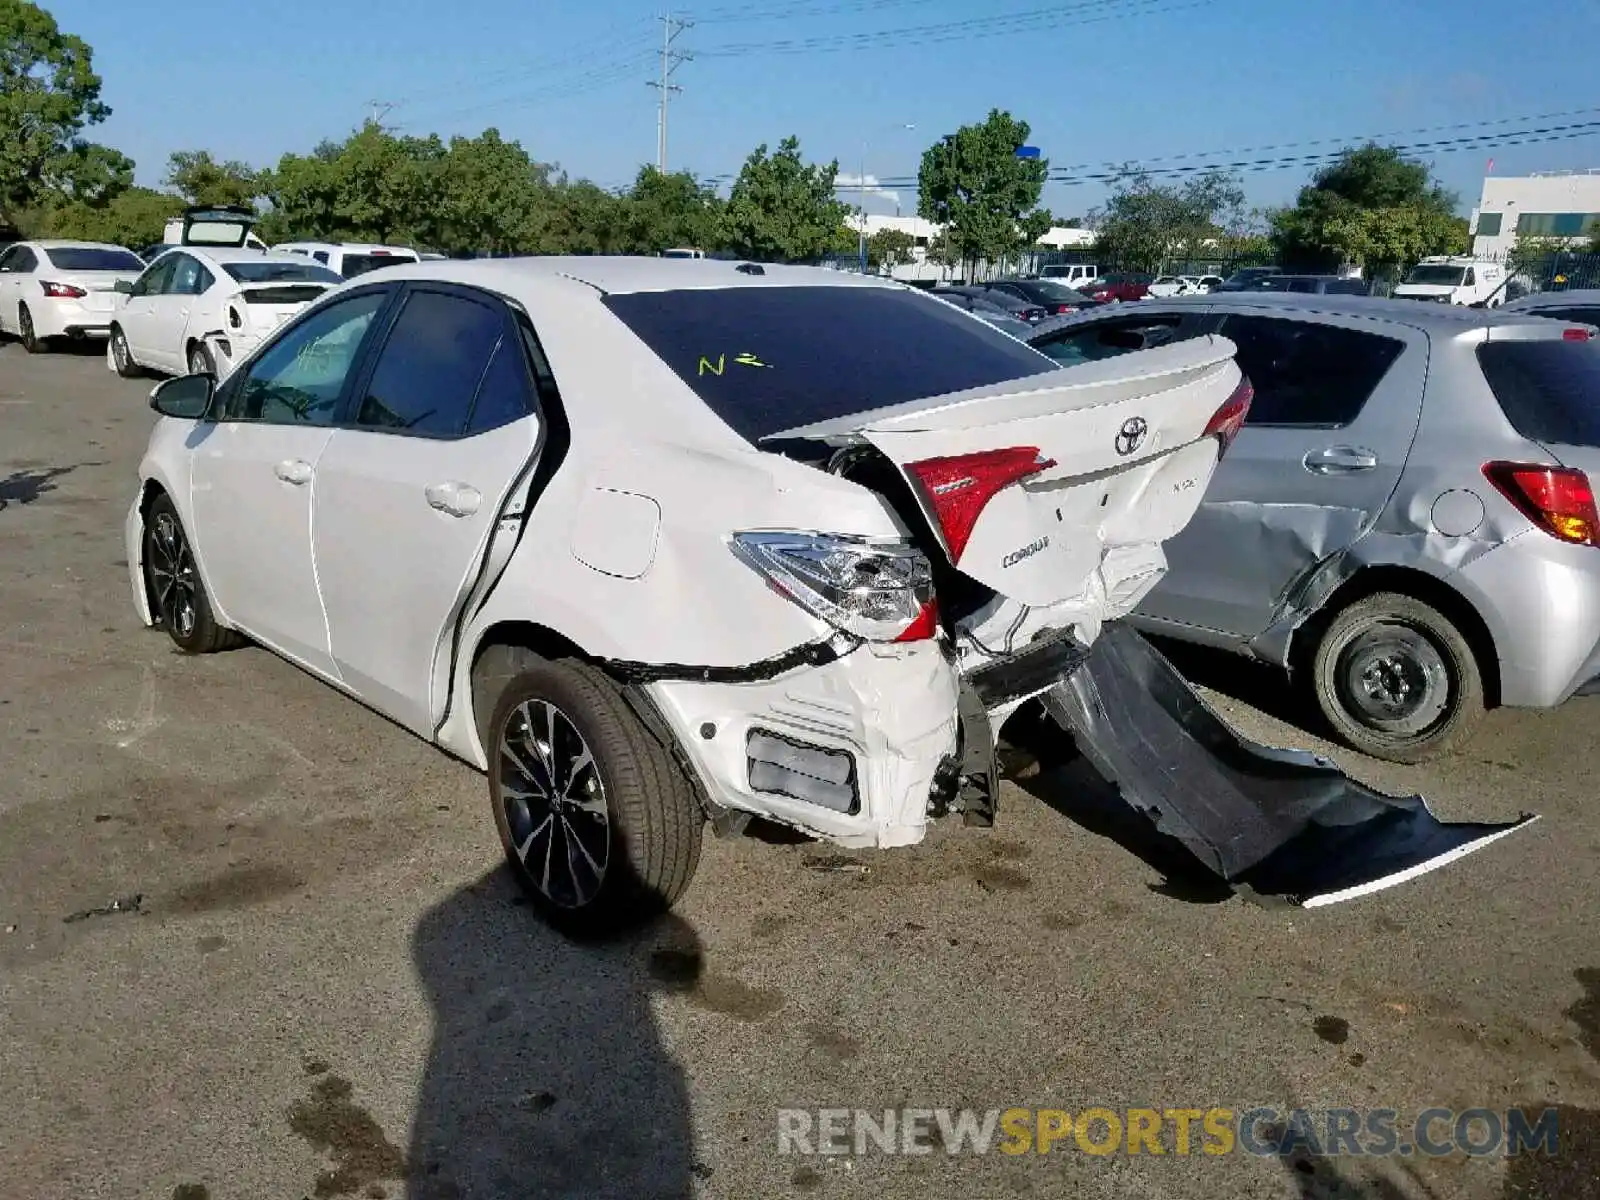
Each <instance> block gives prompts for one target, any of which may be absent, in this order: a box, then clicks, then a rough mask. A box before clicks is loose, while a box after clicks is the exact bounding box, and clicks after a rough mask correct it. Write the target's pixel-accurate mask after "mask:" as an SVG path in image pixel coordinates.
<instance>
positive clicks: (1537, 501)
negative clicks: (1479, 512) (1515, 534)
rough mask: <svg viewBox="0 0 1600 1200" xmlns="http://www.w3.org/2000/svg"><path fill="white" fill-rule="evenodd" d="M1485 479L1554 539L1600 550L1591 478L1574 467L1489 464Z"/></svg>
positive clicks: (1599, 522)
mask: <svg viewBox="0 0 1600 1200" xmlns="http://www.w3.org/2000/svg"><path fill="white" fill-rule="evenodd" d="M1483 475H1484V478H1485V479H1487V480H1488V481H1489V482H1490V483H1492V484H1494V486H1495V489H1496V490H1497V491H1499V493H1500V494H1501V495H1502V496H1504V497H1505V498H1506V499H1507V500H1509V501H1511V503H1512V504H1514V505H1516V507H1517V509H1518V511H1520V512H1521V513H1522V515H1523V516H1525V517H1527V518H1528V520H1530V521H1532V522H1533V523H1534V524H1535V525H1537V526H1538V527H1539V528H1540V529H1542V530H1544V531H1545V532H1546V533H1548V534H1549V535H1550V536H1551V537H1554V538H1559V539H1560V540H1561V541H1563V542H1571V543H1573V544H1574V545H1577V546H1600V514H1597V513H1596V511H1595V500H1594V488H1593V486H1592V485H1591V484H1590V483H1589V477H1588V476H1587V475H1585V474H1584V473H1583V472H1582V471H1580V470H1578V469H1577V468H1575V467H1551V466H1546V465H1544V464H1542V463H1517V462H1487V463H1484V464H1483Z"/></svg>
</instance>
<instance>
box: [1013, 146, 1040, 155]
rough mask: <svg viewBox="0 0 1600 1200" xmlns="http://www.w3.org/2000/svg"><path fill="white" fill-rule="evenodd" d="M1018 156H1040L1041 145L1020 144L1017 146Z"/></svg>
mask: <svg viewBox="0 0 1600 1200" xmlns="http://www.w3.org/2000/svg"><path fill="white" fill-rule="evenodd" d="M1017 157H1018V158H1038V157H1039V147H1037V146H1018V147H1017Z"/></svg>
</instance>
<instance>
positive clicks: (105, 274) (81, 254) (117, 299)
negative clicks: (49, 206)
mask: <svg viewBox="0 0 1600 1200" xmlns="http://www.w3.org/2000/svg"><path fill="white" fill-rule="evenodd" d="M253 223H254V214H253V213H251V212H249V211H248V210H244V209H234V208H191V209H189V210H187V211H186V212H185V214H184V216H183V217H182V218H179V219H175V220H174V221H173V222H169V223H168V225H167V228H166V230H165V235H164V236H165V238H166V239H167V240H165V241H163V242H160V243H157V244H156V245H154V246H149V247H146V248H145V251H144V253H143V255H136V254H135V253H134V252H133V251H131V250H128V249H127V248H126V247H123V246H112V245H105V244H100V243H91V242H75V241H66V240H45V241H34V242H19V243H15V244H13V245H11V246H8V247H7V248H6V249H5V250H4V251H3V252H0V335H4V334H12V335H14V336H16V337H17V338H19V339H20V340H21V342H22V344H23V345H24V347H25V348H26V349H27V350H28V351H29V352H30V353H40V352H42V351H44V350H46V349H48V348H49V346H50V343H51V342H52V341H53V340H55V339H58V338H65V339H72V340H83V339H87V338H94V339H101V338H103V339H105V341H106V363H107V366H108V367H110V368H112V369H113V370H115V371H116V372H117V373H118V374H120V375H123V376H133V375H137V374H139V373H141V372H143V371H146V370H153V371H160V372H164V373H167V374H178V375H181V374H184V373H186V372H187V373H190V374H201V373H203V374H209V375H216V376H218V377H225V376H226V375H227V374H228V373H229V372H230V371H231V370H232V369H233V367H234V365H235V364H236V363H237V362H239V361H240V360H241V359H243V358H244V357H245V356H247V355H248V354H249V353H250V352H251V351H252V350H253V349H254V348H255V347H256V345H257V344H258V343H259V342H260V340H261V338H262V337H263V336H265V335H266V334H267V333H268V332H270V331H271V330H273V329H275V328H277V327H278V326H279V325H281V324H282V323H283V322H285V321H286V320H288V319H289V318H290V317H292V316H294V315H295V314H296V313H298V312H299V311H300V310H301V309H303V308H304V307H305V306H306V305H307V304H309V303H311V301H313V300H315V299H317V298H318V297H319V296H321V295H322V293H323V292H325V291H327V290H328V289H329V288H331V287H335V286H337V285H338V284H340V283H343V282H344V281H345V280H346V279H350V278H354V277H355V276H357V275H362V274H365V273H367V272H368V271H372V270H375V269H377V268H378V267H384V266H394V265H399V264H402V263H415V262H417V261H419V255H418V253H417V252H416V251H415V250H412V249H409V248H407V247H404V246H381V245H350V244H335V243H322V242H315V243H313V242H295V243H287V244H284V245H281V246H275V247H271V248H268V247H267V246H265V245H264V244H263V243H262V242H261V240H260V239H259V238H257V237H256V236H255V235H254V233H253V232H252V231H251V226H252V224H253Z"/></svg>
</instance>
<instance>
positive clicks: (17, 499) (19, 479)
mask: <svg viewBox="0 0 1600 1200" xmlns="http://www.w3.org/2000/svg"><path fill="white" fill-rule="evenodd" d="M83 465H85V464H83V463H78V464H76V465H74V466H70V467H45V468H44V469H42V470H37V469H31V468H30V469H27V470H22V471H13V472H11V474H9V475H7V476H6V477H5V478H3V479H0V511H3V510H5V509H7V508H9V507H11V505H13V504H32V503H33V502H34V501H35V500H37V499H38V498H39V497H40V496H42V495H44V494H45V493H46V492H53V491H55V490H56V482H55V481H56V480H57V479H59V478H61V476H63V475H68V474H71V473H72V472H73V471H76V470H77V469H78V467H79V466H83ZM96 465H99V464H96Z"/></svg>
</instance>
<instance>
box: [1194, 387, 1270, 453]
mask: <svg viewBox="0 0 1600 1200" xmlns="http://www.w3.org/2000/svg"><path fill="white" fill-rule="evenodd" d="M1255 398H1256V389H1255V385H1254V384H1252V383H1251V382H1250V377H1249V376H1248V375H1244V376H1241V377H1240V379H1239V386H1238V387H1236V388H1234V389H1233V393H1232V394H1231V395H1230V396H1229V397H1228V398H1227V399H1226V400H1224V401H1223V402H1222V407H1221V408H1219V409H1217V411H1216V412H1214V413H1212V414H1211V420H1209V421H1207V422H1206V429H1205V433H1203V434H1202V435H1201V436H1202V437H1214V438H1216V439H1217V441H1218V442H1220V443H1221V449H1220V450H1218V451H1217V457H1218V458H1221V457H1222V456H1223V455H1224V454H1226V453H1227V452H1228V447H1229V446H1231V445H1233V439H1234V438H1236V437H1238V436H1239V430H1241V429H1243V428H1244V422H1245V418H1246V417H1248V416H1249V415H1250V401H1252V400H1254V399H1255Z"/></svg>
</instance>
